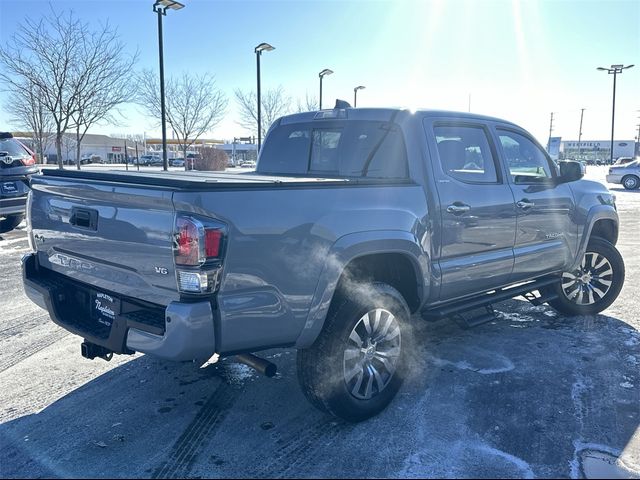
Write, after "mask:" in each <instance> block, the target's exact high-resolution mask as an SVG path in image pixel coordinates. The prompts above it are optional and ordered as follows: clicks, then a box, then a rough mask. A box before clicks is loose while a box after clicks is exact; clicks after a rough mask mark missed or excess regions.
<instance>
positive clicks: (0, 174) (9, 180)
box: [0, 132, 38, 233]
mask: <svg viewBox="0 0 640 480" xmlns="http://www.w3.org/2000/svg"><path fill="white" fill-rule="evenodd" d="M35 164H36V157H35V154H34V153H33V152H32V151H31V150H29V149H28V148H27V147H26V146H25V145H24V144H23V143H21V142H20V141H18V140H16V139H15V138H13V135H12V134H11V133H8V132H0V233H5V232H9V231H11V230H13V229H14V228H16V227H17V226H18V225H19V224H20V222H22V220H24V216H25V205H26V203H27V194H28V193H29V182H30V179H31V176H32V175H34V174H36V173H37V172H38V168H37V167H36V165H35Z"/></svg>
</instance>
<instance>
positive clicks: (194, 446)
mask: <svg viewBox="0 0 640 480" xmlns="http://www.w3.org/2000/svg"><path fill="white" fill-rule="evenodd" d="M605 174H606V167H588V168H587V178H593V179H598V180H601V181H604V176H605ZM609 187H610V188H611V190H612V191H613V192H614V193H615V194H616V196H617V206H618V212H619V214H620V218H621V228H620V238H619V242H618V248H619V250H620V251H621V253H622V255H623V258H624V260H625V264H626V283H625V286H624V288H623V290H622V292H621V294H620V297H619V298H618V300H617V301H616V302H615V303H614V304H613V305H612V306H611V307H610V308H609V309H607V310H606V311H605V312H603V314H601V315H597V316H591V317H581V316H576V317H566V316H562V315H559V314H558V313H556V312H555V311H554V310H552V309H551V308H550V307H547V306H538V307H535V306H533V305H531V304H529V303H528V302H526V301H524V300H522V299H521V298H520V299H515V300H510V301H507V302H502V303H499V304H496V305H495V308H496V312H497V315H496V319H495V321H492V322H489V323H485V324H483V325H480V326H477V327H475V328H472V329H463V328H461V326H459V325H458V324H456V323H455V322H453V321H451V320H441V321H438V322H434V323H430V322H425V321H422V320H421V319H419V318H414V331H413V334H414V337H415V338H416V339H417V340H418V342H417V343H418V344H419V346H418V347H417V348H416V351H415V353H414V354H413V356H412V365H413V368H412V370H413V373H412V375H411V378H410V379H409V381H408V382H407V383H406V384H405V385H404V387H403V388H402V390H401V392H400V394H399V395H398V397H397V398H396V399H395V400H394V402H393V403H392V404H391V405H390V407H389V408H387V410H385V411H384V412H383V413H382V414H380V415H379V416H377V417H376V418H373V419H371V420H369V421H366V422H363V423H360V424H355V425H354V424H347V423H344V422H341V421H338V420H336V419H334V418H332V417H330V416H327V415H325V414H322V413H320V412H319V411H317V410H315V409H314V408H313V407H312V406H311V405H310V404H309V403H307V402H306V400H305V399H304V397H303V395H302V393H301V391H300V389H299V387H298V384H297V381H296V378H295V355H296V354H295V351H294V350H271V351H268V352H266V353H265V356H267V357H268V358H269V359H270V360H272V361H273V362H275V363H277V364H278V367H279V373H278V375H277V376H276V377H275V378H274V379H268V378H265V377H262V376H260V375H258V374H257V373H255V372H253V371H252V370H251V369H250V368H248V367H246V366H244V365H241V364H237V363H234V362H233V361H232V359H225V360H223V361H221V362H219V363H218V364H215V365H210V366H208V367H206V368H203V369H199V368H197V367H196V366H194V365H192V364H188V363H181V364H175V363H167V362H162V361H158V360H155V359H153V358H151V357H148V356H144V355H139V354H137V355H134V356H131V357H128V356H119V357H116V358H114V359H113V361H111V362H109V363H107V362H104V361H102V360H94V361H89V360H85V359H83V358H82V357H81V356H80V343H81V341H82V339H81V338H79V337H77V336H75V335H72V334H70V333H68V332H66V331H65V330H63V329H61V328H59V327H57V326H56V325H54V324H53V323H52V322H51V321H50V320H49V318H48V315H47V313H46V312H45V311H43V310H40V309H39V308H38V307H36V306H35V305H34V304H32V303H31V302H30V301H29V300H28V299H27V298H26V297H25V295H24V292H23V289H22V283H21V276H20V268H19V264H20V257H21V255H22V254H24V253H27V252H28V251H29V247H28V245H27V240H26V235H25V231H24V227H22V228H19V229H18V230H15V231H13V232H10V233H8V234H4V235H2V236H0V477H11V478H15V477H42V476H45V477H114V478H115V477H153V478H165V477H181V478H185V477H188V478H200V477H254V478H255V477H467V478H485V477H486V478H504V477H520V478H534V477H546V478H563V477H571V478H583V477H588V478H596V477H598V476H599V477H610V478H613V477H614V476H618V478H629V477H631V478H639V477H640V427H639V425H640V313H639V307H640V300H639V298H640V295H639V294H638V292H639V291H640V290H639V289H638V285H639V284H640V273H639V271H640V255H638V251H639V249H640V218H639V217H640V190H636V191H625V190H624V189H622V188H621V187H620V186H615V185H609Z"/></svg>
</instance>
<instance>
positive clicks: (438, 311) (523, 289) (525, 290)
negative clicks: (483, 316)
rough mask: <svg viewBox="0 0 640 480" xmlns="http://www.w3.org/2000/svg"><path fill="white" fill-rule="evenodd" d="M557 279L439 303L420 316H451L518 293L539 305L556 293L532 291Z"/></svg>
mask: <svg viewBox="0 0 640 480" xmlns="http://www.w3.org/2000/svg"><path fill="white" fill-rule="evenodd" d="M557 281H558V278H557V277H550V278H543V279H540V280H534V281H533V282H529V283H524V284H522V285H516V286H515V287H507V288H500V289H497V290H492V291H491V292H488V293H484V294H482V295H479V296H477V297H471V298H468V299H466V300H460V301H458V302H455V303H449V304H444V305H439V306H437V307H433V308H429V309H426V310H423V311H422V312H421V313H422V318H424V319H425V320H438V319H440V318H445V317H451V316H454V315H458V314H461V313H463V312H468V311H469V310H475V309H478V308H481V307H486V306H487V305H491V304H493V303H498V302H503V301H505V300H510V299H512V298H514V297H518V296H520V295H522V296H524V297H525V298H526V299H527V300H529V301H530V302H531V303H533V304H534V305H541V304H543V303H545V302H548V301H549V300H553V299H555V298H557V296H556V295H546V296H542V295H541V296H538V297H536V296H535V295H534V294H533V292H534V291H535V290H539V289H540V288H542V287H546V286H549V285H553V284H554V283H556V282H557Z"/></svg>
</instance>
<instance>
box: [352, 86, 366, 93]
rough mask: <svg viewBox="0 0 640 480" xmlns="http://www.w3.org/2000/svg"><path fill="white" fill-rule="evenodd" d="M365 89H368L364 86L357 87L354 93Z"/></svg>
mask: <svg viewBox="0 0 640 480" xmlns="http://www.w3.org/2000/svg"><path fill="white" fill-rule="evenodd" d="M363 88H367V87H365V86H364V85H358V86H357V87H355V88H354V89H353V91H354V92H357V91H358V90H362V89H363Z"/></svg>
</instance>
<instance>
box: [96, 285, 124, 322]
mask: <svg viewBox="0 0 640 480" xmlns="http://www.w3.org/2000/svg"><path fill="white" fill-rule="evenodd" d="M89 308H90V310H91V318H92V319H93V320H95V321H96V322H97V323H99V324H100V325H103V326H104V327H108V328H111V326H112V325H113V322H115V320H116V318H117V316H118V315H120V299H119V298H118V297H116V296H114V295H111V294H110V293H106V292H101V291H97V290H96V291H92V292H91V303H90V305H89Z"/></svg>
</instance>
